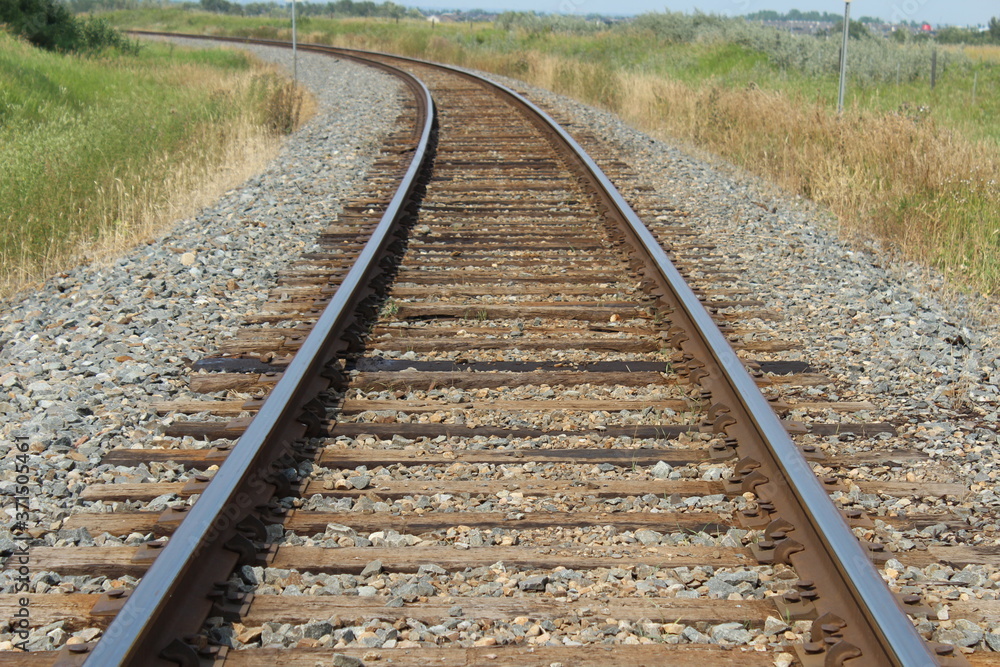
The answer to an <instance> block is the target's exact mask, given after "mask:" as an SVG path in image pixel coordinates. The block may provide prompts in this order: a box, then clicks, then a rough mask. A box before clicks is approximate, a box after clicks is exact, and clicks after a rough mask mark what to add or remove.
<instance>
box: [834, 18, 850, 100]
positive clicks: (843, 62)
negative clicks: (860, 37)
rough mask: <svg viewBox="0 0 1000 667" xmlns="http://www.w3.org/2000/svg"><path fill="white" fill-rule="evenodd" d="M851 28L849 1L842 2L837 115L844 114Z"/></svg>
mask: <svg viewBox="0 0 1000 667" xmlns="http://www.w3.org/2000/svg"><path fill="white" fill-rule="evenodd" d="M850 27H851V0H844V45H843V46H842V47H840V94H839V95H838V96H837V113H838V114H840V113H843V112H844V88H845V87H846V86H847V38H848V37H849V36H850V33H849V29H850Z"/></svg>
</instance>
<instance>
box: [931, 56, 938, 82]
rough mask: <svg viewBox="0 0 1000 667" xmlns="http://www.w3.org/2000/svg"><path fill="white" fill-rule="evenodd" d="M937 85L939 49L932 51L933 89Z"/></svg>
mask: <svg viewBox="0 0 1000 667" xmlns="http://www.w3.org/2000/svg"><path fill="white" fill-rule="evenodd" d="M936 85H937V49H934V50H933V51H931V90H934V86H936Z"/></svg>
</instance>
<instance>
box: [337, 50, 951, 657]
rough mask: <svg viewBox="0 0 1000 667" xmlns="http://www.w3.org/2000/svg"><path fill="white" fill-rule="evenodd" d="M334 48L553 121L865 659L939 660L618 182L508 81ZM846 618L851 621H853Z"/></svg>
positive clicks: (553, 129)
mask: <svg viewBox="0 0 1000 667" xmlns="http://www.w3.org/2000/svg"><path fill="white" fill-rule="evenodd" d="M336 50H337V51H339V52H354V53H366V55H378V56H382V57H386V58H391V59H394V60H404V61H408V62H413V63H417V64H420V65H426V66H431V67H437V68H441V69H446V70H449V71H452V72H456V73H458V74H461V75H464V76H467V77H471V78H473V79H476V80H478V81H480V82H484V83H486V84H488V85H490V86H492V87H494V88H496V89H498V90H501V91H503V92H504V93H505V94H507V95H508V96H510V97H511V98H512V99H514V100H515V101H516V102H517V103H518V104H519V105H521V106H523V107H525V108H527V109H528V110H530V111H531V113H533V114H535V115H536V116H537V117H538V118H539V119H541V120H542V121H543V122H544V123H545V124H546V125H547V126H548V128H549V130H550V131H551V132H553V133H555V134H556V135H558V137H559V138H560V140H561V141H563V142H564V143H565V144H566V145H567V146H568V147H569V148H570V149H571V151H572V153H573V154H574V157H575V159H576V160H577V161H578V162H579V165H580V166H581V167H582V168H583V169H584V170H585V171H587V172H588V173H589V174H590V176H591V178H593V179H594V181H595V182H596V184H597V185H598V187H599V188H600V189H601V190H603V192H602V193H601V195H602V197H603V198H604V199H605V201H606V202H607V203H608V204H609V205H610V206H611V207H612V209H613V210H614V212H615V213H616V214H617V215H618V216H620V217H621V219H622V220H623V221H624V222H625V223H626V224H627V225H628V228H629V231H630V234H631V236H632V238H633V239H635V241H636V242H637V243H638V244H639V246H640V248H641V249H642V251H643V252H645V253H646V254H647V256H648V258H649V259H650V260H651V261H652V263H653V265H654V266H655V267H656V270H657V271H659V272H660V274H661V276H662V278H663V279H664V280H665V281H666V282H667V284H668V285H669V288H670V289H671V290H672V291H673V293H674V295H675V296H676V297H677V301H678V303H679V305H680V307H681V308H682V310H683V313H684V315H685V316H686V317H687V318H688V319H689V321H690V322H691V323H692V324H693V325H694V326H695V327H696V330H697V331H698V333H699V335H700V336H701V337H702V339H703V341H704V344H705V347H706V348H707V350H708V351H709V353H710V354H711V356H712V358H713V359H714V360H715V362H716V364H717V365H718V367H719V368H720V369H721V371H722V373H723V374H724V376H725V381H726V382H727V383H728V385H729V386H730V387H731V389H732V391H733V392H734V393H735V395H736V396H737V397H738V400H739V401H740V402H741V403H742V408H743V410H744V411H745V414H746V415H747V416H748V417H749V419H750V420H751V421H752V423H753V426H754V428H755V430H756V432H757V433H758V434H759V436H760V438H761V439H762V441H763V444H764V445H765V446H766V447H767V448H768V450H769V451H770V454H771V456H772V457H773V459H774V462H775V463H776V464H777V466H778V468H779V469H780V471H781V473H782V475H783V477H784V479H783V480H780V482H782V483H784V484H787V485H788V487H789V489H790V490H791V492H792V493H793V494H794V495H795V497H796V498H797V500H798V503H799V505H800V506H801V508H802V509H803V511H804V512H805V513H806V515H807V516H808V518H809V520H810V522H811V524H812V526H813V527H814V528H815V530H816V533H817V535H818V537H819V539H820V540H821V541H822V543H823V545H824V547H825V549H826V551H827V553H828V554H829V556H830V558H831V560H832V561H833V563H834V565H835V567H836V568H837V571H838V572H839V574H840V576H841V583H842V585H843V586H844V588H845V589H846V590H848V591H849V592H850V594H851V596H852V597H853V598H854V601H855V603H856V604H857V606H858V608H859V609H860V610H861V612H862V613H863V614H864V615H865V618H866V620H867V621H868V624H869V626H870V627H871V629H872V630H873V631H874V633H875V634H876V635H877V636H878V639H879V643H880V645H881V646H882V647H883V648H884V650H885V656H884V658H883V657H881V656H879V657H876V656H870V655H866V656H865V660H866V662H865V664H866V665H877V664H891V665H897V666H900V667H928V666H929V665H940V664H942V663H941V662H940V660H939V659H938V656H936V655H934V653H933V652H932V651H931V648H930V646H929V645H928V644H927V642H925V641H924V639H923V638H922V637H921V636H920V634H919V633H918V632H917V630H916V628H915V627H914V625H913V623H912V622H911V621H910V618H909V617H908V616H907V615H906V612H905V611H903V609H902V607H901V605H900V604H899V602H898V601H897V600H896V598H895V596H893V594H892V593H891V591H889V589H888V587H887V586H886V584H885V582H884V581H883V580H882V578H881V576H879V573H878V571H877V570H876V569H875V567H874V566H873V564H872V562H871V559H870V558H869V555H868V553H867V552H866V551H865V549H864V548H863V547H862V546H861V544H860V543H859V541H858V538H857V537H856V536H855V535H854V533H853V532H852V531H851V529H850V527H849V526H848V524H847V522H846V521H845V520H844V518H843V516H841V514H840V512H839V510H838V509H837V508H836V506H835V505H834V504H833V502H832V501H831V500H830V496H829V494H828V493H827V491H826V490H825V489H824V488H823V487H822V485H821V484H820V482H819V480H818V479H817V477H816V475H815V474H814V473H813V471H812V468H811V467H810V466H809V463H808V461H806V459H805V458H804V457H803V455H802V453H801V452H800V451H799V449H798V447H796V446H795V443H794V442H793V441H792V439H791V437H790V436H789V435H788V432H787V431H786V430H785V427H784V426H783V425H782V424H781V421H780V420H779V419H778V417H777V415H776V414H775V412H774V410H773V409H772V408H771V406H770V405H768V402H767V400H766V399H765V398H764V396H763V394H762V393H761V392H760V389H759V388H758V387H757V384H756V383H755V382H754V380H753V378H752V377H751V376H750V374H749V373H748V372H747V369H746V366H745V365H744V364H743V362H742V361H741V360H740V358H739V357H738V356H737V355H736V353H735V352H734V351H733V348H732V346H731V345H730V344H729V342H728V341H727V340H726V338H725V336H724V335H723V334H722V332H721V331H720V330H719V328H718V326H716V324H715V322H714V321H713V320H712V318H711V315H710V314H709V312H708V311H707V310H706V308H705V306H704V305H703V304H702V303H701V302H700V301H699V300H698V297H697V296H696V295H695V293H694V291H693V290H692V289H691V287H690V286H689V285H688V284H687V281H685V280H684V277H683V276H682V275H681V274H680V272H679V271H678V270H677V268H676V267H675V266H674V264H673V262H672V261H671V260H670V258H669V257H668V256H667V254H666V252H665V251H664V250H663V248H662V246H661V245H660V243H659V242H658V241H657V240H656V238H655V237H654V236H653V234H652V233H651V232H650V231H649V229H648V228H647V227H646V225H645V224H644V223H643V222H642V220H641V219H640V218H639V216H638V215H637V214H636V213H635V211H633V210H632V207H631V206H630V205H629V204H628V202H627V201H625V198H624V197H623V196H622V195H621V193H620V192H619V191H618V189H617V188H616V187H615V185H614V183H612V182H611V180H610V179H609V178H608V177H607V175H605V173H604V171H603V170H602V169H601V168H600V167H599V166H598V165H597V163H595V162H594V161H593V159H591V158H590V156H589V155H587V153H586V151H584V149H583V148H582V147H581V146H580V145H579V143H577V141H576V140H575V139H573V137H572V136H570V135H569V134H568V133H567V132H566V131H565V130H564V129H563V128H562V127H561V126H560V125H559V124H558V123H556V121H555V120H553V119H552V117H551V116H549V115H548V114H547V113H546V112H545V111H543V110H542V109H540V108H539V107H538V106H537V105H535V104H534V103H532V102H531V101H529V100H527V99H525V98H524V97H523V96H522V95H520V94H519V93H517V92H516V91H514V90H512V89H510V88H508V87H507V86H504V85H502V84H499V83H497V82H495V81H490V80H489V79H486V78H485V77H481V76H479V75H477V74H473V73H471V72H467V71H465V70H462V69H460V68H457V67H452V66H449V65H442V64H438V63H430V62H427V61H424V60H420V59H417V58H410V57H406V56H396V55H391V54H383V53H371V54H370V53H368V52H357V51H355V50H353V49H342V48H339V47H337V48H336ZM845 620H848V621H851V620H853V619H845ZM872 659H875V660H876V662H868V661H869V660H872ZM885 661H888V662H885Z"/></svg>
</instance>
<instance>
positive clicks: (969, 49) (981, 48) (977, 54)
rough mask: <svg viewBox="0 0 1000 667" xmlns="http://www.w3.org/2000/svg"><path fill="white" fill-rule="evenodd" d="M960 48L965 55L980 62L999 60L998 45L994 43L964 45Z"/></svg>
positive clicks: (999, 51) (999, 47)
mask: <svg viewBox="0 0 1000 667" xmlns="http://www.w3.org/2000/svg"><path fill="white" fill-rule="evenodd" d="M962 50H963V51H965V55H967V56H969V57H970V58H972V59H974V60H978V61H980V62H1000V46H998V45H995V44H982V45H977V46H964V47H962Z"/></svg>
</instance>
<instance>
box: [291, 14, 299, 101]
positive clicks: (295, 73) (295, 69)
mask: <svg viewBox="0 0 1000 667" xmlns="http://www.w3.org/2000/svg"><path fill="white" fill-rule="evenodd" d="M297 42H298V40H297V39H296V36H295V0H292V80H294V81H295V83H298V82H299V51H298V48H297Z"/></svg>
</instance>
